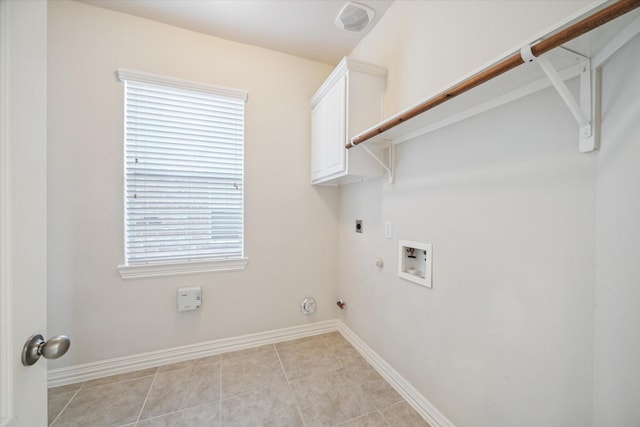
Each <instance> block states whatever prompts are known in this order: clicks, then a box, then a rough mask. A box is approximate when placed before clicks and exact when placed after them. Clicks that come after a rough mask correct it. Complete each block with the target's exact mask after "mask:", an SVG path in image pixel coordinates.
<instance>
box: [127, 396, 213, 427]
mask: <svg viewBox="0 0 640 427" xmlns="http://www.w3.org/2000/svg"><path fill="white" fill-rule="evenodd" d="M209 405H212V403H211V402H208V403H203V404H201V405H196V406H190V407H188V408H183V409H178V410H175V411H171V412H167V413H166V414H160V415H154V416H153V417H149V418H145V419H144V420H142V421H143V422H146V421H150V420H155V419H158V418H163V417H166V416H168V415H174V414H179V413H181V412H186V411H190V410H192V409H196V408H201V407H203V406H209ZM139 422H140V421H134V422H132V423H129V424H123V425H122V426H121V427H124V426H132V425H135V424H137V423H139Z"/></svg>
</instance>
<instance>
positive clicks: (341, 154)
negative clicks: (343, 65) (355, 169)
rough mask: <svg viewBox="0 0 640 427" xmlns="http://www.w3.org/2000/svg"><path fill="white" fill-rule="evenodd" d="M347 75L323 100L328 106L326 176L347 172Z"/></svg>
mask: <svg viewBox="0 0 640 427" xmlns="http://www.w3.org/2000/svg"><path fill="white" fill-rule="evenodd" d="M346 82H347V76H346V75H344V76H342V78H341V79H340V80H339V81H338V82H337V83H336V85H335V86H334V87H333V88H331V90H330V91H329V92H328V93H327V95H326V96H325V99H323V101H326V108H327V112H326V114H327V135H326V139H327V142H326V144H327V154H326V156H327V157H326V158H327V160H326V162H327V163H326V169H325V176H329V175H335V174H340V173H346V171H347V165H346V157H347V149H346V148H345V144H346V139H347V129H346V103H347V100H346V96H347V85H346Z"/></svg>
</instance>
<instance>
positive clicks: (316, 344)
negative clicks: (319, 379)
mask: <svg viewBox="0 0 640 427" xmlns="http://www.w3.org/2000/svg"><path fill="white" fill-rule="evenodd" d="M277 351H278V354H279V355H280V360H281V361H282V366H283V367H284V371H285V373H286V374H287V378H288V379H289V381H294V380H297V379H300V378H304V377H308V376H312V375H318V374H322V373H325V372H329V371H332V370H335V369H336V368H340V367H341V366H342V364H341V363H340V361H339V360H338V359H337V358H336V356H335V355H334V354H333V353H332V352H331V350H330V349H329V347H328V346H327V345H326V344H325V342H324V341H323V340H321V339H320V340H314V341H307V342H302V343H300V344H297V345H291V346H286V347H284V348H278V350H277Z"/></svg>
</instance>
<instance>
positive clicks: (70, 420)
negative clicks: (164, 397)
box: [53, 377, 153, 427]
mask: <svg viewBox="0 0 640 427" xmlns="http://www.w3.org/2000/svg"><path fill="white" fill-rule="evenodd" d="M152 380H153V377H144V378H139V379H134V380H129V381H120V382H117V383H110V384H105V385H101V386H95V387H91V388H88V389H84V388H83V389H81V390H80V391H79V392H78V394H77V395H76V396H75V397H74V398H73V400H72V401H71V403H69V405H68V406H67V407H66V408H65V410H64V411H62V414H60V417H59V418H58V419H57V420H56V421H55V423H54V424H53V425H54V426H56V427H58V426H60V427H76V426H77V427H87V426H91V427H102V426H105V427H106V426H120V425H123V424H127V423H131V422H133V421H135V420H136V419H137V417H138V414H139V413H140V408H142V404H143V402H144V399H145V397H146V395H147V392H148V390H149V387H150V386H151V382H152Z"/></svg>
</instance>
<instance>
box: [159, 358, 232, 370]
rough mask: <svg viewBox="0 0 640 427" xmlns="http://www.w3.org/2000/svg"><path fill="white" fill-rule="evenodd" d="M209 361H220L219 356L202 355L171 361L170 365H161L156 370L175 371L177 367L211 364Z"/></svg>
mask: <svg viewBox="0 0 640 427" xmlns="http://www.w3.org/2000/svg"><path fill="white" fill-rule="evenodd" d="M211 363H214V364H215V363H220V356H209V357H202V358H199V359H192V360H185V361H184V362H178V363H172V364H170V365H163V366H160V367H159V368H158V372H169V371H175V370H178V369H184V368H193V367H196V366H202V365H205V364H211Z"/></svg>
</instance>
